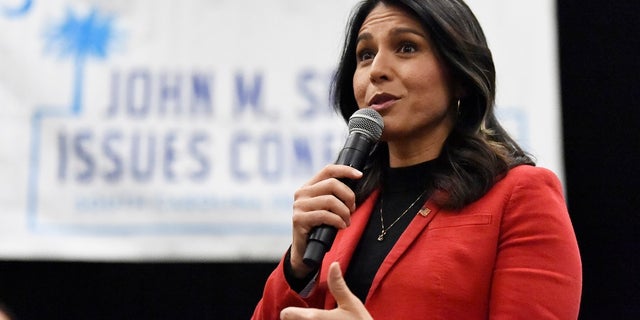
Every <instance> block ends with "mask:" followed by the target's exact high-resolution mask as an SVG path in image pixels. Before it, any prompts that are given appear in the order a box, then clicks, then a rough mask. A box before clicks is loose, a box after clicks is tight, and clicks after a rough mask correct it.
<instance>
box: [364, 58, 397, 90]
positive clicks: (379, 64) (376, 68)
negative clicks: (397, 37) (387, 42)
mask: <svg viewBox="0 0 640 320" xmlns="http://www.w3.org/2000/svg"><path fill="white" fill-rule="evenodd" d="M391 63H392V62H391V55H389V54H388V53H384V52H378V53H377V54H376V56H375V57H374V58H373V61H372V62H371V69H370V70H371V72H370V74H369V78H370V80H371V82H374V83H375V82H380V81H388V80H391V75H392V69H393V68H392V65H391Z"/></svg>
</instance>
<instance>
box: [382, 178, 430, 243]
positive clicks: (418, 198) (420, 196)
mask: <svg viewBox="0 0 640 320" xmlns="http://www.w3.org/2000/svg"><path fill="white" fill-rule="evenodd" d="M425 192H427V190H426V189H425V190H424V191H422V193H420V194H419V195H418V197H417V198H416V199H415V200H413V202H411V204H410V205H409V207H408V208H406V209H404V211H403V212H402V214H400V216H398V217H397V218H396V220H394V221H393V222H392V223H391V224H390V225H389V226H388V227H387V228H385V227H384V218H383V217H382V207H383V206H384V197H380V234H379V235H378V241H383V240H384V236H386V235H387V232H388V231H389V229H391V227H393V225H395V224H396V222H398V221H399V220H400V218H402V217H403V216H404V215H405V214H407V212H408V211H409V210H410V209H411V208H413V205H414V204H416V202H418V200H420V198H422V196H423V195H424V194H425Z"/></svg>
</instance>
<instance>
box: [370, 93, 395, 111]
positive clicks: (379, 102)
mask: <svg viewBox="0 0 640 320" xmlns="http://www.w3.org/2000/svg"><path fill="white" fill-rule="evenodd" d="M396 100H398V97H396V96H394V95H392V94H389V93H378V94H376V95H374V96H373V98H371V100H369V106H370V107H372V108H376V107H378V108H380V107H385V106H387V105H389V104H391V103H393V102H395V101H396Z"/></svg>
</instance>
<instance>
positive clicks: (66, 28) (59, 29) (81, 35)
mask: <svg viewBox="0 0 640 320" xmlns="http://www.w3.org/2000/svg"><path fill="white" fill-rule="evenodd" d="M45 36H46V40H47V44H46V49H47V51H51V52H57V53H58V55H59V56H60V57H63V58H67V57H68V58H72V59H73V63H74V84H73V102H72V108H71V111H72V113H73V114H77V113H79V112H80V111H81V109H82V84H83V83H84V67H85V64H86V61H87V59H88V58H89V57H95V58H98V59H105V58H106V57H107V54H108V49H109V46H110V44H111V42H112V40H114V38H115V31H114V28H113V18H111V17H105V16H100V15H99V14H98V12H97V11H96V10H95V8H94V9H91V11H90V12H89V13H88V14H87V15H86V16H85V17H80V16H78V15H77V14H76V13H75V12H73V11H72V10H70V9H67V12H66V17H65V19H64V20H63V21H62V23H60V24H59V25H56V26H54V27H53V28H51V29H50V30H49V31H48V32H47V33H46V34H45Z"/></svg>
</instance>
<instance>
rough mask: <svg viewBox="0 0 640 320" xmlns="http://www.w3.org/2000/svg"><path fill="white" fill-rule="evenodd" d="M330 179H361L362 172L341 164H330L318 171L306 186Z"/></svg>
mask: <svg viewBox="0 0 640 320" xmlns="http://www.w3.org/2000/svg"><path fill="white" fill-rule="evenodd" d="M330 178H336V179H339V178H347V179H360V178H362V172H361V171H360V170H358V169H355V168H352V167H349V166H346V165H342V164H330V165H327V166H325V167H324V168H323V169H322V170H320V171H319V172H318V173H317V174H316V175H315V176H313V178H311V180H309V181H308V182H307V184H306V185H312V184H315V183H318V182H320V181H322V180H326V179H330Z"/></svg>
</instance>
